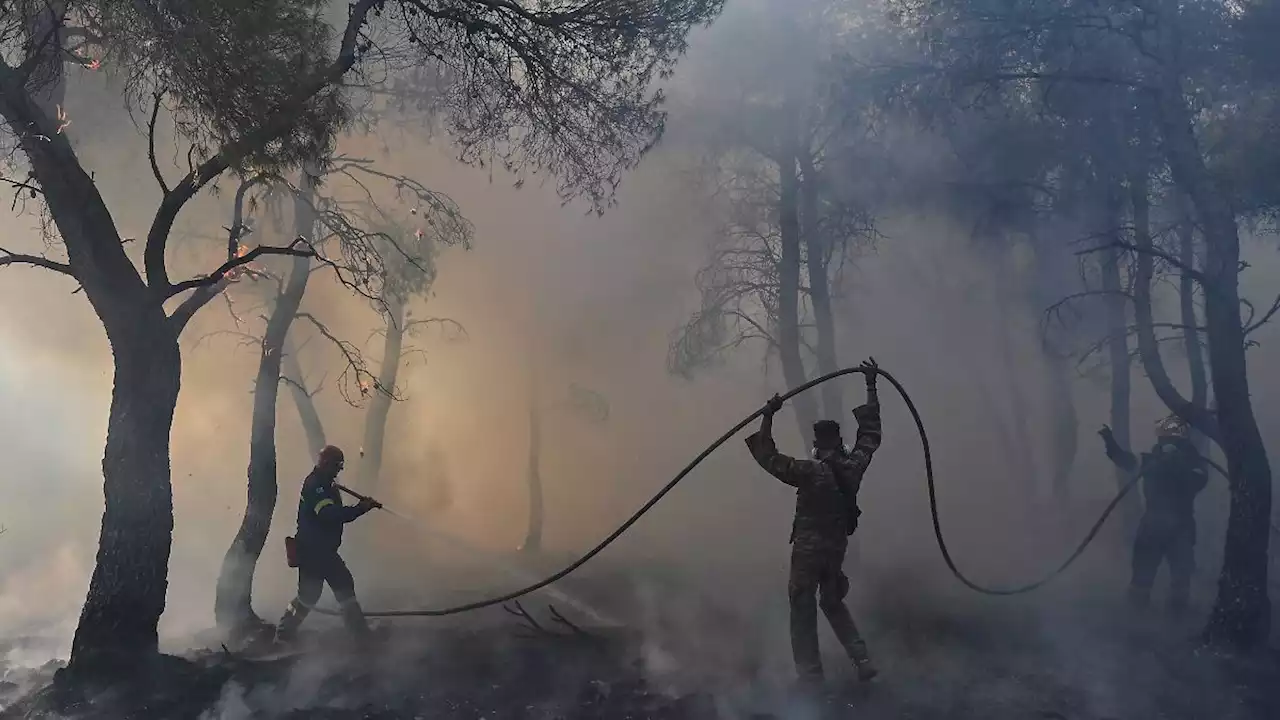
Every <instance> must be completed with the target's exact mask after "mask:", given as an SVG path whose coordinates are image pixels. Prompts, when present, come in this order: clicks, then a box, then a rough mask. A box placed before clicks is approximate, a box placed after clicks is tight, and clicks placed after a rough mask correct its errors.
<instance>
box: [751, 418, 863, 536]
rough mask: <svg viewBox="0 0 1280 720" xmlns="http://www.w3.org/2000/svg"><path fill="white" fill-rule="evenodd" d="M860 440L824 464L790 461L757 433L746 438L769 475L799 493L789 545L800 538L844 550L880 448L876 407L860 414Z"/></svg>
mask: <svg viewBox="0 0 1280 720" xmlns="http://www.w3.org/2000/svg"><path fill="white" fill-rule="evenodd" d="M860 411H861V412H860V413H859V415H858V437H857V440H856V441H855V442H854V445H853V448H852V450H850V451H849V452H847V453H846V452H842V451H841V452H836V453H833V454H832V455H831V456H830V457H828V458H825V459H822V460H808V459H804V460H801V459H797V458H793V457H788V456H787V455H783V454H782V453H780V452H778V446H777V444H776V443H774V441H773V438H772V437H770V436H767V435H761V434H760V433H758V432H757V433H753V434H752V435H751V436H749V437H748V438H747V448H748V449H749V450H750V451H751V455H752V457H754V458H755V460H756V462H757V463H759V464H760V467H762V468H764V469H765V470H766V471H768V473H769V474H770V475H773V476H774V477H776V478H778V479H779V480H781V481H782V482H784V483H786V484H788V485H790V486H792V487H794V488H796V517H795V521H794V522H793V523H792V526H791V542H793V543H794V542H796V541H797V538H802V539H804V540H806V541H816V542H820V543H824V544H825V543H839V544H840V545H841V546H842V547H843V545H844V543H846V542H847V538H848V536H849V535H850V534H851V533H852V531H853V528H854V527H856V525H857V506H856V498H857V495H858V489H859V488H860V487H861V485H862V476H863V474H864V473H866V471H867V467H868V466H870V465H871V455H872V454H873V453H874V452H875V451H876V449H877V448H879V447H880V437H881V432H880V415H879V411H878V408H875V406H864V407H863V408H860Z"/></svg>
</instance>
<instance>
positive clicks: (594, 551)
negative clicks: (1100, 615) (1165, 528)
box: [312, 366, 1226, 618]
mask: <svg viewBox="0 0 1280 720" xmlns="http://www.w3.org/2000/svg"><path fill="white" fill-rule="evenodd" d="M854 373H862V374H868V373H874V374H875V375H878V376H880V377H883V378H884V379H885V380H887V381H888V382H889V384H890V385H892V386H893V389H894V390H896V391H897V393H898V395H899V397H901V398H902V401H903V403H905V404H906V406H907V410H908V411H909V412H910V413H911V418H912V420H914V421H915V425H916V431H917V433H918V434H919V436H920V447H921V451H922V453H923V455H924V471H925V482H926V483H927V484H928V490H929V514H930V516H931V519H932V521H933V535H934V539H935V540H936V542H937V545H938V550H939V551H940V552H941V553H942V559H943V561H944V562H945V563H946V565H947V569H948V570H950V571H951V574H952V575H954V576H955V577H956V579H958V580H959V581H960V582H961V583H963V584H964V585H965V587H967V588H969V589H970V590H973V591H975V592H978V593H981V594H983V595H994V596H1010V595H1021V594H1024V593H1029V592H1031V591H1033V590H1036V589H1038V588H1041V587H1043V586H1044V585H1046V584H1047V583H1049V582H1050V581H1052V580H1054V579H1055V578H1057V577H1058V576H1059V575H1062V574H1063V573H1064V572H1066V570H1067V569H1068V568H1070V567H1071V566H1072V565H1073V564H1075V562H1076V560H1078V559H1079V558H1080V556H1081V555H1083V554H1084V551H1085V550H1086V549H1087V548H1088V547H1089V545H1090V544H1092V543H1093V541H1094V539H1095V538H1096V537H1097V536H1098V532H1099V531H1100V530H1101V529H1102V526H1103V525H1105V524H1106V522H1107V519H1108V518H1110V517H1111V515H1112V513H1114V512H1115V510H1116V508H1117V507H1119V506H1120V503H1121V501H1123V500H1124V498H1125V496H1127V495H1128V494H1129V492H1130V491H1131V490H1133V488H1134V487H1135V486H1136V485H1137V484H1138V481H1140V480H1141V479H1142V477H1143V475H1144V473H1145V471H1146V467H1145V466H1143V467H1140V468H1139V470H1138V472H1137V473H1135V474H1134V476H1133V477H1132V478H1130V479H1129V480H1128V482H1126V483H1125V484H1124V486H1122V487H1121V488H1120V490H1119V491H1118V492H1117V493H1116V495H1115V498H1114V499H1112V500H1111V502H1110V503H1109V504H1108V505H1107V507H1106V509H1105V510H1103V512H1102V515H1101V516H1099V517H1098V519H1097V521H1096V522H1094V524H1093V525H1092V527H1090V529H1089V532H1088V533H1086V534H1085V536H1084V539H1083V540H1081V541H1080V543H1079V544H1078V545H1077V546H1076V548H1075V550H1074V551H1073V552H1072V553H1071V554H1070V555H1069V556H1067V559H1066V560H1064V561H1063V562H1062V563H1061V564H1059V565H1058V566H1057V568H1055V569H1054V570H1053V571H1052V572H1050V573H1048V574H1047V575H1045V576H1044V577H1042V578H1040V579H1039V580H1036V581H1035V582H1031V583H1027V584H1024V585H1018V586H1015V587H1009V588H995V587H986V586H983V585H980V584H978V583H976V582H974V581H973V580H971V579H969V577H968V576H966V575H965V574H964V573H963V572H962V571H961V570H960V568H959V567H958V566H957V565H956V562H955V560H954V559H953V558H952V556H951V550H950V548H948V546H947V541H946V539H945V537H944V536H943V533H942V523H941V521H940V519H939V516H938V493H937V486H936V483H935V481H934V473H933V453H932V449H931V447H930V444H929V435H928V433H927V432H926V431H925V426H924V420H923V419H922V418H921V417H920V411H919V410H918V409H917V408H916V404H915V402H914V401H912V399H911V396H910V395H909V394H908V393H907V390H906V388H904V387H903V386H902V383H900V382H898V380H897V378H895V377H894V376H893V375H891V374H889V373H888V372H886V371H884V370H882V369H880V368H878V367H866V366H859V367H850V368H844V369H843V370H837V371H835V372H832V373H828V374H826V375H823V376H821V377H818V378H815V379H813V380H810V381H809V382H807V383H805V384H803V385H801V386H799V387H796V388H793V389H792V390H789V391H788V392H787V393H786V394H784V395H782V396H781V397H782V399H783V400H788V399H790V398H792V397H794V396H796V395H799V394H800V393H802V392H804V391H806V390H808V389H810V388H813V387H815V386H818V385H821V384H822V383H825V382H828V381H831V380H834V379H836V378H838V377H842V376H845V375H852V374H854ZM764 412H765V408H763V407H762V408H761V409H759V410H757V411H755V412H753V413H751V414H750V415H748V416H747V417H746V418H744V419H743V420H742V421H741V422H739V423H738V424H737V425H734V426H733V427H732V428H730V429H729V430H728V431H727V432H725V433H724V434H723V435H721V436H720V437H719V438H718V439H717V440H716V441H715V442H713V443H711V444H710V445H708V446H707V448H706V449H705V450H703V451H702V452H701V453H699V454H698V456H697V457H695V458H694V459H693V460H692V461H691V462H690V463H689V464H688V465H686V466H685V467H684V469H682V470H681V471H680V472H679V473H678V474H677V475H676V476H675V477H674V478H672V479H671V481H670V482H668V483H667V484H666V485H665V486H663V487H662V489H660V490H659V491H658V492H657V494H655V495H654V496H653V497H652V498H650V500H649V501H648V502H646V503H645V504H644V505H643V506H641V507H640V509H639V510H637V511H636V512H635V513H633V514H632V515H631V517H629V518H628V519H627V520H626V522H624V523H622V525H620V526H619V527H618V529H616V530H614V531H613V532H612V533H611V534H610V535H609V536H608V537H606V538H605V539H604V540H601V541H600V542H599V543H598V544H597V545H596V546H595V547H593V548H591V549H590V550H589V551H587V553H586V554H584V555H583V556H582V557H580V558H578V559H577V560H575V561H574V562H573V563H571V564H569V565H568V566H566V567H565V568H564V569H562V570H560V571H559V572H556V573H554V574H552V575H549V576H547V577H546V578H544V579H542V580H539V581H538V582H536V583H533V584H531V585H528V586H526V587H523V588H521V589H519V590H513V591H511V592H508V593H505V594H503V595H498V596H495V597H491V598H487V599H484V600H477V601H475V602H470V603H465V604H462V605H455V606H453V607H446V608H438V609H426V610H380V611H374V612H365V613H364V615H365V616H366V617H383V618H389V617H443V616H446V615H457V614H460V613H465V612H471V611H473V610H480V609H483V608H487V607H492V606H494V605H501V604H503V603H506V602H510V601H512V600H516V599H518V598H521V597H524V596H525V595H529V594H530V593H533V592H537V591H538V590H541V589H542V588H545V587H547V586H548V585H551V584H552V583H555V582H557V581H559V580H561V579H563V578H565V577H566V576H568V575H569V574H570V573H572V572H574V571H575V570H577V569H578V568H580V567H582V566H583V565H585V564H587V563H588V562H590V561H591V559H592V558H594V557H595V556H597V555H599V554H600V553H601V552H603V551H604V549H605V548H607V547H609V546H610V545H612V544H613V543H614V541H616V540H617V539H618V538H620V537H622V535H623V534H624V533H626V532H627V530H629V529H631V526H633V525H635V524H636V523H637V522H639V520H640V518H642V517H644V515H645V514H646V513H648V512H649V511H650V510H652V509H653V508H654V506H655V505H657V504H658V502H659V501H661V500H662V498H663V497H665V496H666V495H667V493H669V492H671V491H672V490H673V489H675V487H676V485H678V484H680V481H682V480H684V479H685V477H687V476H688V475H689V473H691V472H693V470H694V468H696V467H698V465H700V464H701V463H702V461H703V460H706V459H707V457H708V456H710V455H711V453H713V452H715V451H716V450H717V449H718V448H719V447H720V446H721V445H723V444H725V443H726V442H728V440H729V439H730V438H732V437H733V436H734V435H737V434H738V432H740V431H741V430H742V429H743V428H745V427H746V426H747V425H750V424H751V423H752V422H753V421H754V420H755V419H756V418H759V417H760V416H761V415H763V414H764ZM1208 462H1209V464H1210V465H1212V466H1213V467H1214V469H1216V470H1217V471H1218V472H1220V473H1222V475H1223V476H1224V477H1225V476H1226V471H1225V470H1223V469H1222V468H1221V467H1220V466H1218V465H1217V464H1216V463H1214V462H1212V461H1208ZM342 490H344V491H346V492H347V493H348V494H350V495H352V496H353V497H355V498H357V499H365V500H367V499H369V498H366V497H365V496H363V495H360V494H359V493H356V492H354V491H352V490H349V489H347V488H345V487H344V488H342ZM375 507H378V508H379V509H382V510H384V511H386V512H388V513H390V512H391V511H390V510H387V509H386V508H382V507H381V506H380V505H377V506H375ZM392 514H394V513H392ZM312 610H314V611H315V612H317V613H320V614H322V615H339V614H340V613H339V611H337V610H332V609H329V608H321V607H313V608H312Z"/></svg>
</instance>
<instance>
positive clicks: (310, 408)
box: [282, 339, 327, 460]
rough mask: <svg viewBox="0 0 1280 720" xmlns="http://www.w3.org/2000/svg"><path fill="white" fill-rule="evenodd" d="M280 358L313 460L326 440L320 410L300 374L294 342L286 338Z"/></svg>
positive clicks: (299, 364)
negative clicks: (282, 356)
mask: <svg viewBox="0 0 1280 720" xmlns="http://www.w3.org/2000/svg"><path fill="white" fill-rule="evenodd" d="M282 360H283V363H284V365H283V371H284V378H285V380H287V381H288V383H287V384H288V385H289V393H290V394H291V395H292V396H293V405H294V407H296V408H297V409H298V420H299V421H300V422H301V423H302V431H303V432H304V433H306V436H307V449H308V450H309V451H310V452H311V459H312V460H315V459H316V457H318V456H319V455H320V451H321V450H322V449H324V446H325V444H326V442H327V441H326V440H325V435H324V421H323V420H321V419H320V411H319V410H317V409H316V401H315V398H313V397H312V396H311V393H310V392H309V391H308V390H307V381H306V378H305V376H304V375H303V374H302V363H301V361H299V360H298V350H297V348H296V347H295V345H294V343H293V342H291V341H289V340H287V339H286V341H285V353H284V358H283V359H282Z"/></svg>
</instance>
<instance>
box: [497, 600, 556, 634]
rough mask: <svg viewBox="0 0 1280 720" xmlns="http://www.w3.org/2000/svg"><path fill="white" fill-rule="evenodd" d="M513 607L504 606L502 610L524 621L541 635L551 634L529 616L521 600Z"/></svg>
mask: <svg viewBox="0 0 1280 720" xmlns="http://www.w3.org/2000/svg"><path fill="white" fill-rule="evenodd" d="M512 605H514V606H515V607H514V608H512V606H511V605H503V606H502V609H503V610H506V611H507V612H508V613H510V614H511V615H514V616H516V617H518V618H520V619H522V620H524V622H525V624H527V625H528V626H529V627H530V628H531V629H533V630H536V631H538V632H540V633H547V634H550V633H548V631H547V629H546V628H544V627H542V625H541V624H539V623H538V621H537V620H535V619H534V618H533V616H532V615H530V614H529V611H528V610H525V609H524V605H521V604H520V601H519V600H516V601H515V602H514V603H512Z"/></svg>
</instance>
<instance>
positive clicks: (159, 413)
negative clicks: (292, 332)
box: [0, 70, 182, 682]
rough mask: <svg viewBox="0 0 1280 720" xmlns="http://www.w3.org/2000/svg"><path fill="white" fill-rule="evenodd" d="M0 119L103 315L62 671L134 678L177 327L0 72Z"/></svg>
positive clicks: (150, 650) (152, 624)
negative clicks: (89, 560)
mask: <svg viewBox="0 0 1280 720" xmlns="http://www.w3.org/2000/svg"><path fill="white" fill-rule="evenodd" d="M0 114H2V115H3V116H4V120H5V122H6V124H7V125H8V126H9V129H10V130H11V131H12V132H13V133H14V135H15V137H17V138H19V143H20V144H21V147H22V150H23V152H24V153H25V154H26V156H27V158H28V159H29V160H30V162H31V168H32V172H33V173H34V177H35V180H36V182H38V183H39V186H40V188H41V190H42V191H43V193H44V199H45V202H46V203H47V204H48V207H49V210H50V214H51V216H52V217H53V219H54V222H55V223H56V224H57V228H58V233H59V235H61V237H62V240H63V243H64V246H65V247H66V250H67V258H68V265H69V269H70V273H71V274H73V275H74V277H75V279H76V281H78V282H79V283H80V286H81V287H82V288H83V290H84V294H85V296H86V297H87V298H88V300H89V302H90V304H91V305H92V306H93V309H94V312H95V313H96V314H97V316H98V318H99V319H100V320H101V321H102V325H103V328H104V329H105V330H106V334H107V339H108V341H109V342H110V344H111V351H112V356H113V364H114V380H113V387H112V396H111V410H110V414H109V416H108V424H107V437H106V446H105V450H104V453H103V459H102V471H103V495H104V500H105V509H104V512H103V515H102V529H101V533H100V535H99V540H98V554H97V563H96V565H95V566H94V570H93V574H92V576H91V578H90V581H89V592H88V595H87V596H86V598H85V604H84V607H83V609H82V610H81V613H80V622H79V624H78V626H77V627H76V632H75V637H74V638H73V640H72V644H71V659H70V663H69V664H68V667H67V668H66V672H65V674H64V675H62V678H64V679H67V680H71V681H73V682H75V681H79V680H94V679H110V678H118V677H121V676H124V675H131V674H136V673H137V672H139V671H140V669H142V668H145V667H146V664H147V663H148V661H150V660H152V659H154V658H155V657H156V655H157V652H158V641H157V634H156V627H157V625H158V623H159V620H160V615H161V614H162V613H163V612H164V606H165V593H166V590H167V587H168V569H169V553H170V548H171V545H172V534H173V490H172V484H171V473H170V466H169V436H170V431H171V430H172V427H173V413H174V408H175V406H176V404H177V400H178V390H179V387H180V385H181V375H182V356H181V352H180V350H179V348H178V341H177V331H176V329H175V326H174V325H173V324H171V323H170V322H169V320H168V318H167V317H166V316H165V313H164V308H163V307H162V305H161V303H160V301H159V299H158V297H157V295H156V294H155V293H153V292H151V291H150V289H149V288H147V286H146V284H145V283H144V282H143V280H142V278H141V276H140V275H139V274H138V270H137V268H136V266H135V265H134V264H133V262H132V261H131V260H130V259H129V257H128V255H127V254H126V253H125V251H124V247H123V244H122V241H121V238H120V235H119V233H118V232H117V230H116V226H115V223H114V221H113V219H112V217H111V213H110V211H109V210H108V209H107V207H106V204H105V203H104V202H103V200H102V196H101V194H100V193H99V192H98V190H97V187H96V186H95V184H94V181H93V179H92V178H91V177H90V176H89V175H88V173H86V172H85V171H84V169H83V167H82V165H81V164H80V162H79V159H78V158H77V157H76V155H75V151H74V150H73V149H72V147H71V145H70V143H69V142H68V140H67V138H66V136H65V135H61V134H58V133H56V132H54V131H53V128H52V127H50V126H51V121H50V119H49V117H48V115H47V114H46V113H43V112H42V111H41V109H40V107H39V106H38V104H37V102H36V101H35V100H33V99H32V98H30V97H29V96H28V95H27V92H26V89H25V87H24V85H23V78H21V77H20V76H18V75H17V74H16V73H14V72H12V71H11V70H8V71H5V72H2V73H0ZM33 128H34V129H36V130H40V131H43V130H46V129H47V130H48V131H47V132H43V133H41V132H34V131H32V129H33Z"/></svg>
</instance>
